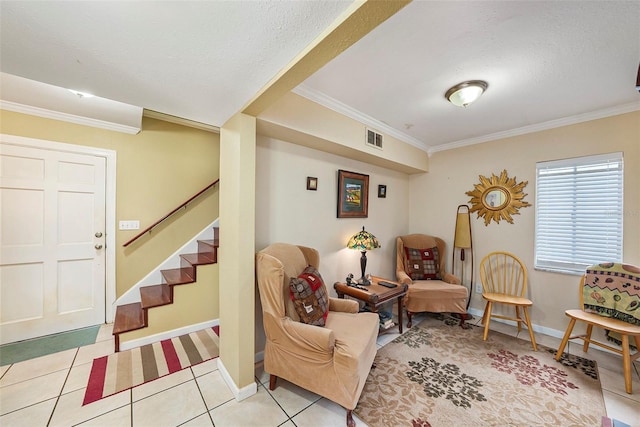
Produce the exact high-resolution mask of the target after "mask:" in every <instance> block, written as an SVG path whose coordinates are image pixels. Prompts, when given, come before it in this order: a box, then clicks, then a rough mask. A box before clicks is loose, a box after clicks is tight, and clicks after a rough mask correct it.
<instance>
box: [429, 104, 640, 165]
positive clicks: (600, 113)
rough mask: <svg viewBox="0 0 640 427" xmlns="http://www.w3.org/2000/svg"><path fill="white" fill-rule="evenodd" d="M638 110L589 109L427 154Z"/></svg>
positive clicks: (639, 107) (631, 107)
mask: <svg viewBox="0 0 640 427" xmlns="http://www.w3.org/2000/svg"><path fill="white" fill-rule="evenodd" d="M638 110H640V102H630V103H628V104H622V105H618V106H615V107H610V108H605V109H602V110H597V111H591V112H588V113H582V114H576V115H575V116H569V117H563V118H560V119H554V120H549V121H547V122H542V123H537V124H534V125H529V126H523V127H520V128H516V129H511V130H506V131H502V132H495V133H491V134H489V135H483V136H478V137H475V138H468V139H461V140H459V141H454V142H449V143H446V144H442V145H438V146H435V147H433V148H431V149H429V151H428V153H429V156H431V154H433V153H435V152H437V151H446V150H453V149H454V148H461V147H467V146H469V145H475V144H482V143H484V142H490V141H495V140H498V139H503V138H509V137H513V136H519V135H525V134H528V133H534V132H540V131H543V130H548V129H554V128H559V127H562V126H569V125H574V124H577V123H583V122H588V121H591V120H597V119H603V118H605V117H611V116H617V115H620V114H626V113H631V112H633V111H638Z"/></svg>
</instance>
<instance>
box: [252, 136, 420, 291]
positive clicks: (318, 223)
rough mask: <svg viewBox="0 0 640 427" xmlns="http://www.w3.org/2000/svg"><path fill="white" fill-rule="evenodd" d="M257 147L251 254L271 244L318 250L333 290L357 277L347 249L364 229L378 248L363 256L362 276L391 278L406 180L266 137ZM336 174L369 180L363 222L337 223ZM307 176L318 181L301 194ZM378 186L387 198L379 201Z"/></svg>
mask: <svg viewBox="0 0 640 427" xmlns="http://www.w3.org/2000/svg"><path fill="white" fill-rule="evenodd" d="M257 144H258V149H257V162H256V163H257V165H256V170H257V171H256V179H257V182H256V250H261V249H262V248H264V247H266V246H268V245H269V244H271V243H275V242H285V243H292V244H298V245H304V246H310V247H313V248H315V249H317V250H318V251H319V252H320V272H321V273H322V276H323V278H324V280H325V282H326V283H327V286H328V287H329V288H330V289H331V291H333V283H334V282H336V281H338V280H344V278H345V277H346V276H347V274H348V273H353V274H354V276H356V277H359V272H360V252H358V251H354V250H351V249H347V248H346V244H347V241H348V240H349V237H351V236H352V235H353V234H355V233H356V232H357V231H359V230H361V229H362V226H365V227H366V229H367V230H368V231H370V232H371V233H373V234H374V235H375V236H376V237H377V238H378V240H379V241H380V244H381V245H382V247H381V248H380V249H375V250H372V251H368V252H367V259H368V262H367V273H371V274H374V275H380V276H384V277H387V278H390V279H394V278H395V273H394V271H395V258H394V256H395V255H394V254H395V252H394V247H395V238H396V237H397V236H399V235H402V234H406V232H407V230H408V228H409V212H408V209H407V207H408V206H409V177H408V175H406V174H403V173H400V172H396V171H391V170H389V169H384V168H381V167H377V166H371V165H369V164H366V163H362V162H359V161H356V160H350V159H347V158H344V157H340V156H336V155H333V154H328V153H324V152H322V151H317V150H314V149H310V148H306V147H303V146H300V145H296V144H292V143H288V142H284V141H279V140H275V139H271V138H267V137H260V136H259V137H258V141H257ZM338 169H343V170H348V171H352V172H358V173H363V174H368V175H369V216H368V218H336V210H337V199H338V195H337V189H338V181H337V180H338ZM308 176H313V177H317V178H318V190H317V191H309V190H307V189H306V185H307V177H308ZM378 184H385V185H386V186H387V197H386V198H378Z"/></svg>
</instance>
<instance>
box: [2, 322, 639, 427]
mask: <svg viewBox="0 0 640 427" xmlns="http://www.w3.org/2000/svg"><path fill="white" fill-rule="evenodd" d="M414 319H415V320H414V322H415V323H417V322H418V321H425V322H429V321H434V320H433V319H430V318H429V316H419V315H418V316H416V317H415V318H414ZM478 321H479V319H474V320H473V322H478ZM491 326H492V329H495V330H498V331H500V332H503V333H506V334H509V335H513V336H515V335H516V334H517V330H516V328H515V327H513V326H508V325H505V324H501V323H498V322H495V321H494V322H492V323H491ZM111 328H112V325H104V327H102V328H101V330H100V333H99V334H98V340H97V342H96V343H95V344H93V345H90V346H86V347H80V348H76V349H71V350H67V351H63V352H60V353H56V354H52V355H49V356H43V357H40V358H38V359H33V360H28V361H24V362H20V363H16V364H13V365H9V366H3V367H1V368H0V414H1V416H0V425H2V426H3V427H9V426H11V427H13V426H29V427H38V426H75V425H82V426H89V425H90V426H109V427H114V426H136V427H139V426H153V427H156V426H161V425H162V426H164V425H166V426H212V425H215V426H269V427H276V426H283V427H295V426H298V427H302V426H313V427H323V426H344V425H345V411H344V409H343V408H341V407H339V406H338V405H336V404H335V403H333V402H330V401H328V400H326V399H324V398H321V397H319V396H317V395H315V394H313V393H310V392H308V391H306V390H303V389H301V388H299V387H297V386H295V385H293V384H290V383H288V382H286V381H283V380H279V382H278V387H277V388H276V390H274V391H272V392H271V391H269V390H268V383H269V381H268V380H269V377H268V374H266V373H265V372H264V371H263V369H262V364H261V363H258V364H256V381H257V384H258V393H256V394H255V395H253V396H251V397H250V398H248V399H245V400H243V401H242V402H237V401H236V400H235V399H234V398H233V396H232V394H231V391H230V390H229V389H228V387H227V386H226V384H225V383H224V381H223V379H222V377H221V375H220V373H219V371H218V369H217V361H216V360H212V361H209V362H205V363H202V364H200V365H197V366H194V367H192V368H190V369H185V370H183V371H180V372H177V373H175V374H172V375H169V376H166V377H164V378H161V379H158V380H156V381H153V382H150V383H147V384H144V385H142V386H139V387H136V388H134V389H132V390H129V391H126V392H122V393H119V394H117V395H114V396H111V397H108V398H105V399H102V400H100V401H98V402H95V403H92V404H90V405H87V406H84V407H83V406H82V399H83V397H84V392H85V387H86V384H87V379H88V376H89V371H90V369H91V362H92V360H93V358H95V357H100V356H104V355H106V354H109V353H111V352H112V351H113V337H112V336H111ZM397 336H398V334H397V333H387V334H384V335H381V336H380V337H378V346H379V347H381V346H383V345H385V344H387V343H388V342H390V341H391V340H393V339H394V338H395V337H397ZM521 338H524V339H528V334H527V332H526V330H524V331H523V334H522V337H521ZM536 339H537V340H538V341H539V342H540V344H544V345H546V346H548V347H552V348H557V346H558V344H559V340H558V339H556V338H552V337H549V336H545V335H542V334H536ZM568 350H569V351H570V352H571V353H575V354H581V355H582V349H581V346H579V345H577V344H572V343H570V344H569V349H568ZM586 357H588V358H591V359H595V360H596V361H597V362H598V368H599V372H600V380H601V383H602V388H603V394H604V399H605V404H606V409H607V415H608V416H609V417H611V418H615V419H618V420H620V421H623V422H625V423H627V424H629V425H631V426H633V427H640V362H635V364H634V366H633V369H634V380H633V381H634V383H633V388H634V394H633V395H631V396H630V395H628V394H627V393H625V392H624V381H623V376H622V363H621V360H620V357H619V356H617V355H612V354H609V353H605V352H602V351H599V350H596V349H590V351H589V354H588V355H586ZM355 419H356V423H357V425H358V426H360V427H363V426H366V424H365V423H364V422H363V421H361V420H359V419H358V418H357V417H355Z"/></svg>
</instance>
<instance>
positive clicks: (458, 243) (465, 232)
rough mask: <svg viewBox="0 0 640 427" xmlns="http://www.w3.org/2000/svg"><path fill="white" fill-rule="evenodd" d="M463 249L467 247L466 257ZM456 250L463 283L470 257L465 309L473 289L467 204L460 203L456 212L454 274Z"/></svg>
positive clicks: (471, 245)
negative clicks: (467, 294)
mask: <svg viewBox="0 0 640 427" xmlns="http://www.w3.org/2000/svg"><path fill="white" fill-rule="evenodd" d="M465 249H468V251H469V253H468V255H469V256H468V257H467V253H466V252H465ZM456 250H458V252H459V253H460V258H459V264H460V272H461V274H460V283H462V284H463V285H464V270H465V264H466V261H467V259H469V258H470V259H471V281H470V282H469V298H468V299H467V310H468V309H469V303H471V293H472V291H473V243H472V240H471V215H470V213H469V206H467V205H460V206H458V210H457V212H456V232H455V235H454V237H453V260H452V262H451V268H452V270H453V274H456Z"/></svg>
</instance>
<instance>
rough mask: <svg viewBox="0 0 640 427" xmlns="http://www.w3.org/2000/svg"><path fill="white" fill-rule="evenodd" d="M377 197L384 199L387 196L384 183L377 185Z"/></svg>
mask: <svg viewBox="0 0 640 427" xmlns="http://www.w3.org/2000/svg"><path fill="white" fill-rule="evenodd" d="M378 197H380V198H381V199H384V198H385V197H387V186H386V185H378Z"/></svg>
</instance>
